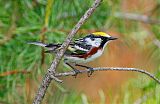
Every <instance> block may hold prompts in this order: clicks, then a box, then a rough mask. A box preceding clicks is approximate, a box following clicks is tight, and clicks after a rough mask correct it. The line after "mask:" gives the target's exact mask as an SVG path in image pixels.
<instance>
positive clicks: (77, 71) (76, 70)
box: [72, 69, 81, 78]
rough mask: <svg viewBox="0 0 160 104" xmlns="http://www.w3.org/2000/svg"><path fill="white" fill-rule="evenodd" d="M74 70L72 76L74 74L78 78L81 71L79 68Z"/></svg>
mask: <svg viewBox="0 0 160 104" xmlns="http://www.w3.org/2000/svg"><path fill="white" fill-rule="evenodd" d="M73 71H74V73H75V74H74V75H72V76H74V77H75V78H77V75H78V74H79V73H81V72H80V71H79V70H78V69H73Z"/></svg>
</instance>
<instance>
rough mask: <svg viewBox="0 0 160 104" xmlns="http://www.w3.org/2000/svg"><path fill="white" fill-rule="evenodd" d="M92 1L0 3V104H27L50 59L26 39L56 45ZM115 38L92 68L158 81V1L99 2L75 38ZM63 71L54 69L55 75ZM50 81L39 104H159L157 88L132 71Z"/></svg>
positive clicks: (159, 89) (13, 0)
mask: <svg viewBox="0 0 160 104" xmlns="http://www.w3.org/2000/svg"><path fill="white" fill-rule="evenodd" d="M92 3H93V0H0V104H31V103H32V100H33V98H34V97H35V93H36V92H37V90H38V87H39V85H40V83H41V81H42V78H43V76H44V74H45V73H46V71H47V68H48V67H49V65H50V64H51V62H52V60H53V58H54V55H50V54H44V49H41V48H40V47H37V46H33V45H28V44H26V42H29V41H42V42H46V43H61V42H63V41H64V39H65V38H66V36H67V34H68V33H69V32H70V30H71V29H72V28H73V26H74V25H75V24H76V23H77V22H78V20H79V19H80V17H81V16H82V15H83V14H84V12H85V11H86V10H87V9H88V8H89V7H90V6H91V5H92ZM95 31H104V32H106V33H108V34H110V35H111V36H115V37H118V38H119V39H118V40H117V41H114V42H111V43H110V44H109V45H108V47H106V48H105V52H104V54H103V55H102V56H101V57H100V58H98V59H97V60H95V61H93V62H90V63H89V64H88V65H89V66H92V67H99V66H103V67H105V66H106V67H135V68H141V69H144V70H147V71H149V72H151V73H153V74H155V76H156V77H158V78H160V0H103V2H102V3H101V5H100V6H99V7H98V8H97V10H96V11H95V12H94V13H93V15H92V16H91V17H90V18H89V19H88V21H87V22H86V23H85V24H84V25H83V26H82V27H81V29H80V30H79V32H78V33H77V35H76V37H75V38H79V37H82V36H85V35H86V34H89V33H91V32H95ZM67 70H68V69H67V68H65V67H64V66H63V62H61V64H60V65H59V68H58V71H59V72H63V71H67ZM61 79H63V80H64V83H62V84H59V83H56V82H54V81H52V83H51V85H50V87H49V89H48V90H47V94H46V96H45V98H44V100H43V104H160V85H158V84H157V83H156V82H155V81H154V80H152V79H150V78H149V77H148V76H146V75H144V74H141V73H136V72H122V71H120V72H118V71H106V72H104V71H103V72H95V73H93V75H92V76H91V77H87V74H80V75H78V76H77V78H76V79H75V78H74V77H72V76H69V77H63V78H61Z"/></svg>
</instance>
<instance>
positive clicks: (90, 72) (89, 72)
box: [87, 68, 94, 77]
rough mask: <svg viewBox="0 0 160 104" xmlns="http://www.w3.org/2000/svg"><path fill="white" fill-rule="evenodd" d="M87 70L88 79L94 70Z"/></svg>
mask: <svg viewBox="0 0 160 104" xmlns="http://www.w3.org/2000/svg"><path fill="white" fill-rule="evenodd" d="M88 69H89V71H88V74H87V75H88V77H90V76H91V75H92V74H93V72H94V70H93V68H88Z"/></svg>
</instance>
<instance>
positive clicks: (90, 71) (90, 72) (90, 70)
mask: <svg viewBox="0 0 160 104" xmlns="http://www.w3.org/2000/svg"><path fill="white" fill-rule="evenodd" d="M75 66H80V67H83V68H86V69H88V70H89V72H88V77H90V76H91V75H92V74H93V72H94V70H93V68H92V67H88V66H85V65H80V64H75Z"/></svg>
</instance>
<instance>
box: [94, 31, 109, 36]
mask: <svg viewBox="0 0 160 104" xmlns="http://www.w3.org/2000/svg"><path fill="white" fill-rule="evenodd" d="M92 34H93V35H97V36H104V37H110V36H109V35H108V34H107V33H105V32H94V33H92Z"/></svg>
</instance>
